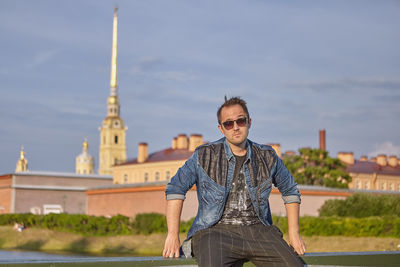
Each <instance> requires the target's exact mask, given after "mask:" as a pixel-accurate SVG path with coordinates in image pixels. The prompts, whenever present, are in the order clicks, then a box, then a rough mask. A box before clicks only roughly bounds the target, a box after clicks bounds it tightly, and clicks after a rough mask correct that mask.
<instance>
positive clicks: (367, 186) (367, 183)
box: [365, 181, 371, 190]
mask: <svg viewBox="0 0 400 267" xmlns="http://www.w3.org/2000/svg"><path fill="white" fill-rule="evenodd" d="M370 188H371V185H370V182H369V181H367V182H365V189H367V190H368V189H370Z"/></svg>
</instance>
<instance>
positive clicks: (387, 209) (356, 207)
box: [319, 193, 400, 218]
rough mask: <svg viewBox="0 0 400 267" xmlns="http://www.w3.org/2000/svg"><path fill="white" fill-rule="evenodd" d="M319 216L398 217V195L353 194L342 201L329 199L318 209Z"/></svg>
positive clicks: (399, 203)
mask: <svg viewBox="0 0 400 267" xmlns="http://www.w3.org/2000/svg"><path fill="white" fill-rule="evenodd" d="M319 215H320V216H339V217H356V218H363V217H370V216H399V215H400V195H397V196H396V195H375V194H371V193H355V194H353V195H352V196H350V197H348V198H346V199H344V200H340V199H331V200H327V201H325V203H324V204H323V205H322V207H321V208H320V209H319Z"/></svg>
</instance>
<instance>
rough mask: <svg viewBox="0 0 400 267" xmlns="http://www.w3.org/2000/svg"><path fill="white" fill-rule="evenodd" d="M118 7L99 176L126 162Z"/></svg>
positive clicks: (101, 137) (114, 24)
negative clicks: (118, 74) (119, 89)
mask: <svg viewBox="0 0 400 267" xmlns="http://www.w3.org/2000/svg"><path fill="white" fill-rule="evenodd" d="M117 11H118V7H115V9H114V21H113V39H112V53H111V79H110V96H109V97H108V100H107V117H106V118H105V119H104V120H103V123H102V125H101V126H100V127H99V130H100V149H99V171H98V172H99V174H105V175H111V174H112V170H111V167H112V166H113V165H115V164H120V163H123V162H125V161H126V143H125V135H126V130H127V129H128V127H125V125H124V121H123V120H122V118H121V117H120V104H119V98H118V82H117V33H118V16H117Z"/></svg>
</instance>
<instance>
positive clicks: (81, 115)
mask: <svg viewBox="0 0 400 267" xmlns="http://www.w3.org/2000/svg"><path fill="white" fill-rule="evenodd" d="M116 3H117V4H118V6H119V11H118V17H119V21H118V22H119V31H118V41H119V43H118V45H119V51H118V52H119V54H118V70H119V76H118V83H119V92H118V93H119V97H120V100H121V116H122V118H123V119H124V121H125V124H126V125H127V126H128V131H127V154H128V158H133V157H136V154H137V144H138V143H139V142H147V143H148V144H149V151H150V152H153V151H157V150H160V149H164V148H167V147H169V146H170V144H171V140H172V138H173V137H174V136H176V135H177V134H180V133H186V134H188V135H189V134H191V133H200V134H203V137H204V139H205V140H208V141H213V140H216V139H218V138H220V136H221V135H220V133H219V131H218V130H217V122H216V115H215V113H216V111H217V108H218V106H219V105H220V104H221V102H222V101H223V98H224V95H228V96H237V95H238V96H242V97H243V98H244V99H245V100H246V101H247V102H248V106H249V111H250V115H251V117H252V120H253V125H252V129H251V130H250V136H249V138H250V139H252V140H253V141H256V142H259V143H280V144H281V147H282V150H283V151H286V150H297V149H298V148H300V147H305V146H308V147H318V144H319V143H318V130H319V129H326V131H327V149H328V150H329V153H330V155H331V156H336V154H337V152H338V151H352V152H354V153H355V156H356V158H359V157H360V156H361V155H368V156H373V155H376V154H378V153H386V154H388V155H397V156H398V157H400V123H399V117H400V105H399V104H400V75H399V74H400V52H399V47H400V31H399V30H398V27H399V25H400V16H399V15H398V14H400V2H398V1H329V2H328V1H257V0H254V1H194V0H192V1H183V0H182V1H162V0H159V1H154V0H149V1H127V0H126V1H121V0H120V1H118V2H116V1H95V0H92V1H88V0H83V1H44V0H38V1H28V0H19V1H11V0H2V1H0V36H1V37H0V38H1V50H0V51H1V52H0V88H1V95H2V97H1V98H0V125H1V128H0V136H1V138H0V150H1V153H0V157H1V158H0V174H1V173H10V172H13V171H14V170H15V164H16V161H17V159H18V157H19V151H20V148H21V145H24V147H25V152H26V157H27V159H28V161H29V169H30V170H36V171H39V170H40V171H63V172H74V170H75V157H76V156H77V155H78V154H79V153H81V151H82V142H83V140H84V138H85V137H87V138H88V141H89V146H90V147H89V151H90V153H91V154H92V155H93V156H94V157H95V161H96V170H97V168H98V165H97V162H98V147H99V142H100V139H99V131H98V127H99V126H100V125H101V122H102V120H103V119H104V117H105V116H106V101H107V97H108V95H109V94H110V88H109V82H110V60H111V41H112V40H111V38H112V18H113V9H114V5H115V4H116Z"/></svg>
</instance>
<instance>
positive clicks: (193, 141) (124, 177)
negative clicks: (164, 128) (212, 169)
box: [112, 134, 203, 184]
mask: <svg viewBox="0 0 400 267" xmlns="http://www.w3.org/2000/svg"><path fill="white" fill-rule="evenodd" d="M202 144H203V137H202V135H200V134H192V135H190V138H188V137H187V136H186V134H180V135H178V137H175V138H173V140H172V146H171V147H170V148H167V149H164V150H161V151H157V152H154V153H151V154H150V155H149V154H148V144H147V143H140V144H139V146H138V157H137V158H135V159H133V160H130V161H127V162H125V163H122V164H118V165H115V166H114V167H113V168H112V169H113V178H114V183H115V184H133V183H147V182H158V181H168V180H169V179H170V178H171V177H172V176H173V175H175V173H176V172H177V171H178V169H179V168H180V167H181V166H182V165H183V164H184V163H185V161H186V160H188V159H189V158H190V156H191V155H192V154H193V152H194V150H195V149H196V147H198V146H199V145H202Z"/></svg>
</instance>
